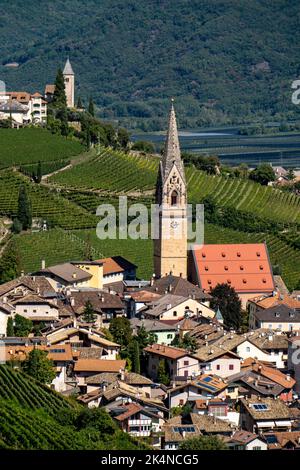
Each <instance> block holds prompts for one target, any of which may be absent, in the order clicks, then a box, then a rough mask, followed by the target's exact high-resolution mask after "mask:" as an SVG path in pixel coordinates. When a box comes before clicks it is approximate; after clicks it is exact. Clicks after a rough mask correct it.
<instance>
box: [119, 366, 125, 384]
mask: <svg viewBox="0 0 300 470" xmlns="http://www.w3.org/2000/svg"><path fill="white" fill-rule="evenodd" d="M120 374H121V381H122V382H124V380H125V371H124V369H120Z"/></svg>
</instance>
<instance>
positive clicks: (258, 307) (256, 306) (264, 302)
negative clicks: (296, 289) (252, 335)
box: [247, 291, 300, 325]
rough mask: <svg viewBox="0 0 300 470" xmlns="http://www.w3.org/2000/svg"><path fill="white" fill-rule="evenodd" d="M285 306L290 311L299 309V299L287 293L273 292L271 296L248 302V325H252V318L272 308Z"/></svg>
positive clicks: (255, 298)
mask: <svg viewBox="0 0 300 470" xmlns="http://www.w3.org/2000/svg"><path fill="white" fill-rule="evenodd" d="M280 305H286V306H287V307H289V308H290V309H291V310H293V309H294V310H296V311H297V310H299V309H300V299H297V296H294V295H289V294H288V293H280V292H276V291H274V292H273V293H272V294H271V295H260V296H258V297H254V298H252V299H249V300H248V303H247V310H248V312H249V325H252V324H253V316H254V315H255V314H256V313H258V312H262V311H264V310H267V309H269V308H272V307H278V306H280Z"/></svg>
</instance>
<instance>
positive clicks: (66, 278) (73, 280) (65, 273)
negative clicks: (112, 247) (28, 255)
mask: <svg viewBox="0 0 300 470" xmlns="http://www.w3.org/2000/svg"><path fill="white" fill-rule="evenodd" d="M33 274H34V275H35V276H44V277H45V278H46V279H47V280H48V281H49V283H50V284H51V286H52V287H53V289H54V290H55V291H56V292H61V291H63V290H64V289H66V288H67V287H70V288H81V287H89V288H94V289H102V287H103V265H102V263H101V262H97V261H77V262H71V263H62V264H58V265H55V266H49V267H47V268H46V267H45V263H44V261H43V262H42V268H41V269H40V270H38V271H36V272H35V273H33Z"/></svg>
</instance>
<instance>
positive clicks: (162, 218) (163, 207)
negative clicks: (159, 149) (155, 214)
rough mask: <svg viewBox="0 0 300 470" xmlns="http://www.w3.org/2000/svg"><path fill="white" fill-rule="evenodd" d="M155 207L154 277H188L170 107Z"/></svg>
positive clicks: (182, 187) (180, 172) (181, 183)
mask: <svg viewBox="0 0 300 470" xmlns="http://www.w3.org/2000/svg"><path fill="white" fill-rule="evenodd" d="M156 204H158V205H159V206H160V207H159V224H158V228H157V232H158V238H156V239H155V240H154V272H155V276H156V277H163V276H166V275H168V274H170V273H172V274H173V275H174V276H181V277H183V278H186V277H187V191H186V181H185V174H184V165H183V162H182V160H181V154H180V147H179V139H178V132H177V124H176V116H175V110H174V105H173V100H172V104H171V110H170V115H169V128H168V133H167V138H166V142H165V149H164V154H163V157H162V159H161V162H160V165H159V171H158V179H157V186H156Z"/></svg>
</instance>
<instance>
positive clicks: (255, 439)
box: [223, 429, 268, 450]
mask: <svg viewBox="0 0 300 470" xmlns="http://www.w3.org/2000/svg"><path fill="white" fill-rule="evenodd" d="M223 440H224V442H225V443H226V445H227V447H228V448H229V449H230V450H268V444H267V443H266V442H265V440H264V439H263V438H262V437H259V436H258V435H257V434H253V433H252V432H248V431H244V430H243V429H241V430H239V431H235V432H234V433H233V434H232V436H230V437H224V438H223Z"/></svg>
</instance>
